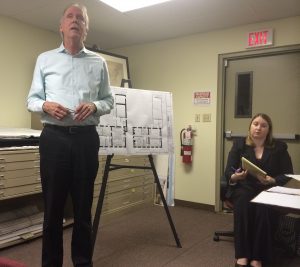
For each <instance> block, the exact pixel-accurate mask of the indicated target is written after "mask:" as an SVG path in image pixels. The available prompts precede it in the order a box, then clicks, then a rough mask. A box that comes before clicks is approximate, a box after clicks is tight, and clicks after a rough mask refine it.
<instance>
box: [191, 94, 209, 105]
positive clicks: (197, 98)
mask: <svg viewBox="0 0 300 267" xmlns="http://www.w3.org/2000/svg"><path fill="white" fill-rule="evenodd" d="M210 103H211V92H210V91H200V92H194V105H208V104H210Z"/></svg>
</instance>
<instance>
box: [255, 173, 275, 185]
mask: <svg viewBox="0 0 300 267" xmlns="http://www.w3.org/2000/svg"><path fill="white" fill-rule="evenodd" d="M256 178H257V179H258V180H259V181H260V182H261V183H262V184H263V185H272V184H275V183H276V181H275V179H274V178H273V177H271V176H269V175H261V174H258V175H256Z"/></svg>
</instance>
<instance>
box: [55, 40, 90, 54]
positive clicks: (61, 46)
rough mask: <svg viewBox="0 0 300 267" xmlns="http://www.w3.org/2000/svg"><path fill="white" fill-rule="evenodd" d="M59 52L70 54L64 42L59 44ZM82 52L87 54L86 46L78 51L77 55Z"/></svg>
mask: <svg viewBox="0 0 300 267" xmlns="http://www.w3.org/2000/svg"><path fill="white" fill-rule="evenodd" d="M58 53H65V54H69V53H68V51H67V49H66V48H65V46H64V43H61V45H60V46H59V48H58ZM81 53H85V54H87V49H86V48H85V46H83V48H82V49H81V50H80V51H79V52H78V53H77V55H80V54H81Z"/></svg>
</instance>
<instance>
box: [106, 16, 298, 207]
mask: <svg viewBox="0 0 300 267" xmlns="http://www.w3.org/2000/svg"><path fill="white" fill-rule="evenodd" d="M264 28H273V29H274V31H275V32H274V39H275V46H283V45H291V44H299V43H300V17H299V16H298V17H293V18H288V19H283V20H276V21H270V22H264V23H259V24H251V25H245V26H241V27H236V28H231V29H227V30H222V31H215V32H209V33H204V34H197V35H193V36H187V37H183V38H177V39H171V40H166V41H161V42H156V43H148V44H144V45H136V46H132V47H125V48H121V49H115V50H114V51H112V52H115V53H119V54H122V55H125V56H128V57H129V67H130V75H131V79H132V83H133V87H134V88H141V89H151V90H161V91H171V92H173V101H174V119H175V128H174V130H175V133H174V136H175V149H176V169H175V198H176V199H180V200H186V201H191V202H196V203H204V204H210V205H214V204H215V180H216V177H215V173H216V167H215V166H216V110H217V106H216V99H217V93H218V92H217V78H218V69H217V65H218V55H219V54H223V53H229V52H238V51H244V50H245V46H246V36H247V32H249V31H253V30H259V29H264ZM207 90H209V91H211V92H212V104H211V105H210V106H208V107H200V106H194V105H193V104H192V97H193V92H194V91H207ZM196 113H200V114H201V115H202V114H203V113H210V114H212V122H211V123H207V122H205V123H204V122H202V120H201V122H200V123H196V122H194V119H195V114H196ZM189 124H192V125H195V126H196V128H197V136H196V137H195V146H194V147H195V152H194V158H193V159H194V162H193V165H192V167H190V168H189V167H186V166H184V165H183V164H182V163H181V159H180V156H179V155H180V154H179V152H180V142H179V133H180V130H181V129H182V128H185V127H186V126H187V125H189Z"/></svg>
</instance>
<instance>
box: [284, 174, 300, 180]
mask: <svg viewBox="0 0 300 267" xmlns="http://www.w3.org/2000/svg"><path fill="white" fill-rule="evenodd" d="M286 176H288V177H291V178H293V179H295V180H297V181H300V174H286Z"/></svg>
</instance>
